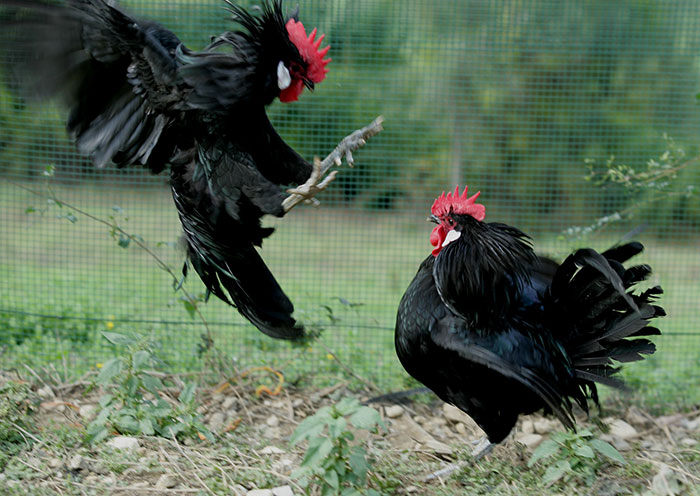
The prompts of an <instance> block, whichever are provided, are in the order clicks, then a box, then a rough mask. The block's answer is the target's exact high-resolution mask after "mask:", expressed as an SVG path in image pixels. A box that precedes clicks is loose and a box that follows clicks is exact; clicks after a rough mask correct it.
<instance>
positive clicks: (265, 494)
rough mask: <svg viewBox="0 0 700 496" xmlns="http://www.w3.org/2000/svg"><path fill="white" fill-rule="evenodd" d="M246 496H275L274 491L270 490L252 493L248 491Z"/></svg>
mask: <svg viewBox="0 0 700 496" xmlns="http://www.w3.org/2000/svg"><path fill="white" fill-rule="evenodd" d="M246 496H274V495H273V494H272V490H270V489H253V490H252V491H248V492H247V493H246Z"/></svg>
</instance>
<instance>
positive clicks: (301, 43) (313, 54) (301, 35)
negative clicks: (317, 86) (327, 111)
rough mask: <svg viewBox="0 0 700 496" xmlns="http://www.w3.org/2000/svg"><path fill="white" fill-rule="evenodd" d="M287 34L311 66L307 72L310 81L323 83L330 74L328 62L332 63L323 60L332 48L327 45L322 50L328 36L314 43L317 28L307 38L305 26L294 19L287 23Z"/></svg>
mask: <svg viewBox="0 0 700 496" xmlns="http://www.w3.org/2000/svg"><path fill="white" fill-rule="evenodd" d="M287 32H288V33H289V39H290V40H292V43H294V45H295V46H296V47H297V50H299V54H300V55H301V56H302V58H303V59H304V60H305V61H306V63H307V64H309V68H308V70H307V76H308V77H309V79H311V81H313V82H314V83H320V82H321V81H323V79H324V78H325V77H326V73H327V72H328V69H326V66H327V65H328V62H330V61H331V59H324V58H323V57H325V56H326V54H327V53H328V50H330V48H331V46H330V45H327V46H325V47H324V48H321V42H322V41H323V37H324V36H326V35H325V34H322V35H321V36H319V37H318V39H317V40H315V41H314V39H315V38H316V28H314V30H313V31H311V33H310V34H309V37H308V38H307V37H306V30H305V29H304V25H303V24H302V23H301V22H299V21H295V20H294V19H289V21H287ZM319 49H320V50H319Z"/></svg>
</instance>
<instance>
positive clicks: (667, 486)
mask: <svg viewBox="0 0 700 496" xmlns="http://www.w3.org/2000/svg"><path fill="white" fill-rule="evenodd" d="M651 490H652V492H653V494H658V495H667V494H678V493H679V492H680V487H679V484H678V479H677V478H676V475H675V474H674V473H673V470H671V469H670V468H669V467H663V468H662V469H661V470H660V471H659V473H657V474H656V475H655V476H654V478H653V479H652V480H651Z"/></svg>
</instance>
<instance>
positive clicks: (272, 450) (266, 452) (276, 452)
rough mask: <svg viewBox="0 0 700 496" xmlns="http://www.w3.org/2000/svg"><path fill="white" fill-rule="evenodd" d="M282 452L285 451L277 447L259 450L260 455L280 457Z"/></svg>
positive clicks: (266, 447)
mask: <svg viewBox="0 0 700 496" xmlns="http://www.w3.org/2000/svg"><path fill="white" fill-rule="evenodd" d="M284 452H285V451H284V450H283V449H280V448H278V447H277V446H265V447H264V448H263V449H261V450H260V454H261V455H282V454H284Z"/></svg>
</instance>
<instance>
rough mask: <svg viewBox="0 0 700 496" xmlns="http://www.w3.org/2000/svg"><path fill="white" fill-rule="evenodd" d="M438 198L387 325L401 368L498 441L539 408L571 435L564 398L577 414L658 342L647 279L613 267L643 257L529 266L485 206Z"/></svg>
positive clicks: (618, 251)
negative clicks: (421, 256)
mask: <svg viewBox="0 0 700 496" xmlns="http://www.w3.org/2000/svg"><path fill="white" fill-rule="evenodd" d="M478 195H479V193H477V194H475V195H474V196H472V197H469V198H468V197H467V188H465V189H464V192H463V193H462V194H461V195H460V194H459V190H458V189H456V190H455V192H454V194H452V193H449V194H447V195H445V194H444V193H443V194H442V196H440V197H439V198H438V199H437V200H435V203H434V204H433V207H432V216H431V219H432V220H433V221H434V222H436V223H437V224H438V226H437V227H435V229H433V232H432V234H431V237H430V241H431V243H432V245H433V246H434V247H435V249H434V250H433V252H432V254H431V255H430V256H428V258H426V259H425V260H424V261H423V263H422V264H421V266H420V269H419V270H418V273H417V274H416V276H415V278H414V279H413V281H412V282H411V284H410V286H409V287H408V289H407V290H406V293H405V294H404V296H403V298H402V300H401V303H400V305H399V309H398V315H397V319H396V333H395V345H396V352H397V354H398V357H399V359H400V360H401V363H402V364H403V366H404V368H405V369H406V371H408V373H409V374H411V375H412V376H413V377H414V378H416V379H417V380H419V381H420V382H422V383H423V384H425V385H426V386H428V387H429V388H430V389H432V390H433V391H434V392H435V393H436V394H437V395H438V396H439V397H440V398H441V399H442V400H444V401H446V402H448V403H451V404H453V405H455V406H456V407H458V408H460V409H461V410H463V411H464V412H466V413H467V414H468V415H470V416H471V417H472V418H473V419H474V420H475V421H476V423H477V424H478V425H479V426H480V427H481V428H482V429H483V430H484V431H485V432H486V435H487V437H488V441H489V442H490V443H488V444H487V445H486V446H485V447H484V448H485V449H484V450H482V453H485V452H487V451H488V448H490V446H492V444H491V443H498V442H500V441H502V440H503V439H504V438H505V437H506V436H507V435H508V433H509V432H510V431H511V430H512V428H513V426H514V425H515V423H516V420H517V418H518V415H520V414H529V413H533V412H535V411H537V410H540V409H544V410H545V411H546V412H548V413H553V414H554V415H556V416H557V418H559V420H560V421H561V422H562V423H563V424H564V425H565V426H566V427H568V428H570V429H573V428H574V417H573V414H572V400H573V401H575V402H576V403H577V404H578V405H579V406H580V407H581V408H582V409H584V410H585V411H588V405H587V399H588V398H592V399H593V400H594V401H595V403H596V404H597V403H598V396H597V390H596V385H595V383H596V382H598V383H601V384H605V385H609V386H618V387H620V386H622V382H621V381H620V380H619V379H617V378H615V377H613V376H614V374H615V373H616V372H617V371H618V368H617V367H616V366H615V362H632V361H636V360H641V359H642V358H643V357H642V354H651V353H654V351H655V349H656V348H655V346H654V344H653V343H652V342H650V341H649V340H648V339H645V338H638V339H628V338H637V337H638V336H651V335H658V334H660V332H659V330H658V329H656V328H655V327H651V326H649V325H648V323H649V320H650V319H652V318H654V317H658V316H662V315H664V311H663V309H662V308H660V307H659V306H656V305H654V304H652V301H653V300H654V299H655V297H657V296H658V295H660V294H661V292H662V291H661V288H660V287H653V288H651V289H648V290H646V291H644V292H642V293H641V294H634V293H632V292H631V291H630V288H631V287H632V286H633V285H635V284H636V283H638V282H640V281H643V280H645V279H646V278H647V277H648V276H649V274H650V273H651V268H650V267H649V266H647V265H636V266H633V267H630V268H627V269H626V268H624V267H623V265H622V263H623V262H625V261H627V260H628V259H629V258H631V257H632V256H634V255H636V254H638V253H639V252H641V251H642V249H643V247H642V245H641V244H639V243H627V244H624V245H621V246H616V247H614V248H611V249H609V250H607V251H605V252H603V253H602V254H599V253H597V252H596V251H594V250H592V249H588V248H587V249H581V250H578V251H576V252H575V253H573V254H572V255H570V256H569V257H567V258H566V260H564V262H563V263H562V264H561V265H559V264H557V263H555V262H553V261H551V260H549V259H546V258H542V257H538V256H537V255H536V254H535V252H534V251H533V248H532V245H531V243H530V238H529V237H528V236H527V235H526V234H524V233H523V232H522V231H520V230H518V229H516V228H514V227H511V226H508V225H505V224H498V223H486V222H483V220H484V216H485V208H484V206H483V205H480V204H477V203H475V200H476V198H477V197H478Z"/></svg>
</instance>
